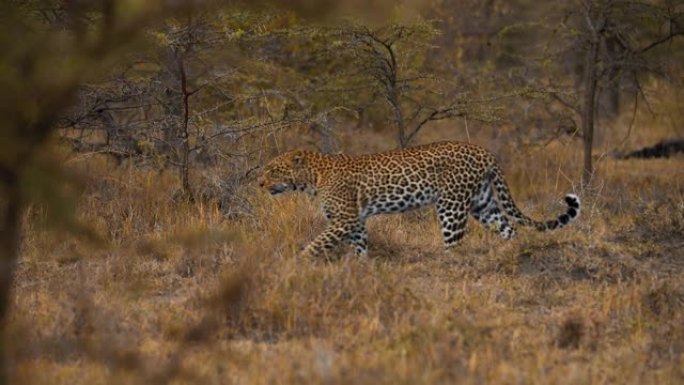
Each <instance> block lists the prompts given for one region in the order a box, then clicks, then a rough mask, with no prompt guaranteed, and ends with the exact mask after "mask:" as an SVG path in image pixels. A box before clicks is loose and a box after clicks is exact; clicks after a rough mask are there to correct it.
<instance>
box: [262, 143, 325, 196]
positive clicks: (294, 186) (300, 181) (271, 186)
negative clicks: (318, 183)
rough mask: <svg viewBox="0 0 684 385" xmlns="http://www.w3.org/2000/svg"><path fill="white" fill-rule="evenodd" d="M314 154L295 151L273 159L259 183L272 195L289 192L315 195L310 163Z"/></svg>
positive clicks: (265, 168) (265, 167)
mask: <svg viewBox="0 0 684 385" xmlns="http://www.w3.org/2000/svg"><path fill="white" fill-rule="evenodd" d="M311 156H312V153H310V152H308V151H303V150H293V151H289V152H286V153H284V154H282V155H279V156H277V157H275V158H273V159H272V160H271V161H270V162H268V164H266V166H264V168H263V171H262V173H261V176H260V177H259V180H258V183H259V186H260V187H262V188H265V189H267V190H268V191H269V192H270V193H271V195H278V194H281V193H284V192H287V191H306V192H308V193H313V192H314V190H313V188H314V186H313V183H312V182H313V181H312V180H311V179H312V173H311V170H310V169H309V161H310V158H311Z"/></svg>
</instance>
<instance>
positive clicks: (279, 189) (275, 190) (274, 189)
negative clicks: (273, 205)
mask: <svg viewBox="0 0 684 385" xmlns="http://www.w3.org/2000/svg"><path fill="white" fill-rule="evenodd" d="M289 189H290V186H289V185H288V184H287V183H278V184H274V185H271V187H269V189H268V191H269V192H270V193H271V195H278V194H282V193H284V192H285V191H288V190H289Z"/></svg>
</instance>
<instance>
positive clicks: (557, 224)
mask: <svg viewBox="0 0 684 385" xmlns="http://www.w3.org/2000/svg"><path fill="white" fill-rule="evenodd" d="M492 171H493V173H494V178H493V180H492V183H493V185H494V189H495V190H496V194H497V197H498V200H499V205H500V206H501V208H502V209H503V211H504V212H505V213H506V215H507V216H509V217H511V218H512V219H513V220H515V221H516V222H518V223H519V224H520V225H522V226H530V227H534V228H535V229H537V230H538V231H546V230H555V229H560V228H561V227H565V226H566V225H567V224H569V223H570V222H572V221H574V220H575V219H577V217H578V216H579V214H580V206H581V204H580V199H579V197H578V196H577V195H575V194H567V195H566V196H565V198H564V200H565V203H566V204H567V205H568V209H567V210H566V211H565V213H563V214H561V215H559V216H558V217H557V218H555V219H551V220H547V221H535V220H534V219H532V218H530V217H528V216H526V215H525V214H523V213H522V212H521V211H520V210H519V209H518V207H517V206H516V205H515V202H514V201H513V197H512V196H511V192H510V190H509V189H508V185H507V184H506V180H505V179H504V176H503V174H502V172H501V170H500V169H499V168H498V167H496V166H495V167H494V169H493V170H492Z"/></svg>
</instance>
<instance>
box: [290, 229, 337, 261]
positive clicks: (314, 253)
mask: <svg viewBox="0 0 684 385" xmlns="http://www.w3.org/2000/svg"><path fill="white" fill-rule="evenodd" d="M346 236H347V231H346V230H345V226H344V225H343V224H342V223H339V222H330V223H328V226H327V227H326V228H325V230H323V232H322V233H320V234H319V235H318V236H317V237H316V238H315V239H314V240H313V241H311V243H309V244H308V245H307V246H306V247H305V248H304V250H302V252H301V254H300V256H301V257H303V258H315V257H319V256H321V255H324V256H326V255H327V254H328V253H330V252H332V251H333V250H334V249H335V248H336V247H337V246H338V245H339V244H340V243H341V242H342V241H343V240H344V239H345V237H346Z"/></svg>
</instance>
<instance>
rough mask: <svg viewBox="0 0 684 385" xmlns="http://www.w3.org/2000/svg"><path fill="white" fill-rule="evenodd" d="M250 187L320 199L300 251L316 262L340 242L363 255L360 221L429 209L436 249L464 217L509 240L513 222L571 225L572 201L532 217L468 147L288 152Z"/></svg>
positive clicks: (454, 239)
mask: <svg viewBox="0 0 684 385" xmlns="http://www.w3.org/2000/svg"><path fill="white" fill-rule="evenodd" d="M257 182H258V185H259V186H260V187H261V188H263V189H265V190H267V191H268V192H270V194H271V195H274V196H275V195H280V194H283V193H286V192H303V193H306V194H309V195H310V196H312V197H315V199H317V200H318V201H319V202H320V205H321V208H322V211H323V215H324V216H325V218H326V220H327V225H326V227H325V229H324V230H323V232H322V233H320V234H319V235H318V236H317V237H315V239H314V240H313V241H311V242H310V243H309V244H308V245H307V246H306V247H305V248H304V249H303V250H302V251H301V253H300V255H301V256H302V257H308V258H316V257H318V256H321V255H330V253H332V252H333V251H334V249H337V248H338V247H339V246H340V245H343V244H348V245H351V246H352V247H353V248H354V252H355V254H356V255H357V256H359V257H366V256H367V253H368V232H367V229H366V220H367V219H368V218H369V217H371V216H374V215H378V214H388V213H401V212H405V211H408V210H413V209H417V208H419V207H423V206H427V205H434V207H435V209H436V214H437V215H436V216H437V219H438V221H439V224H440V228H441V236H442V240H443V243H444V247H445V248H446V249H447V250H448V249H452V248H453V247H455V246H456V245H457V244H459V242H460V241H461V239H462V238H463V237H464V235H465V233H466V224H467V220H468V218H469V216H472V217H473V218H474V219H475V220H477V221H478V222H480V223H481V224H482V225H484V226H485V227H486V228H489V229H491V230H493V231H494V232H495V233H498V234H499V235H500V236H501V237H502V238H503V239H505V240H509V239H511V238H513V237H515V236H516V228H515V225H516V224H517V225H519V226H522V227H532V228H534V229H536V230H537V231H547V230H556V229H560V228H562V227H565V226H566V225H568V224H570V223H571V222H573V221H574V220H576V219H577V218H578V216H579V214H580V198H579V197H578V196H577V195H575V194H572V193H570V194H567V195H565V197H564V201H565V204H566V205H567V208H566V210H565V212H564V213H562V214H560V215H558V216H557V217H555V218H554V219H550V220H534V219H532V218H530V217H528V216H526V215H525V214H523V213H522V211H521V210H520V209H519V208H518V206H517V205H516V204H515V202H514V200H513V198H512V196H511V192H510V189H509V187H508V184H507V183H506V180H505V179H504V175H503V173H502V171H501V167H500V166H499V164H498V162H497V160H496V158H495V156H494V154H492V153H491V152H490V151H488V150H486V149H485V148H483V147H480V146H478V145H476V144H471V143H463V142H450V141H445V142H436V143H431V144H426V145H420V146H415V147H409V148H403V149H396V150H390V151H386V152H379V153H374V154H364V155H349V154H324V153H321V152H318V151H309V150H301V149H298V150H291V151H288V152H285V153H283V154H281V155H279V156H276V157H275V158H273V159H272V160H271V161H270V162H268V163H267V164H266V165H265V166H264V167H263V168H262V171H261V175H260V176H259V177H258V181H257Z"/></svg>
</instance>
